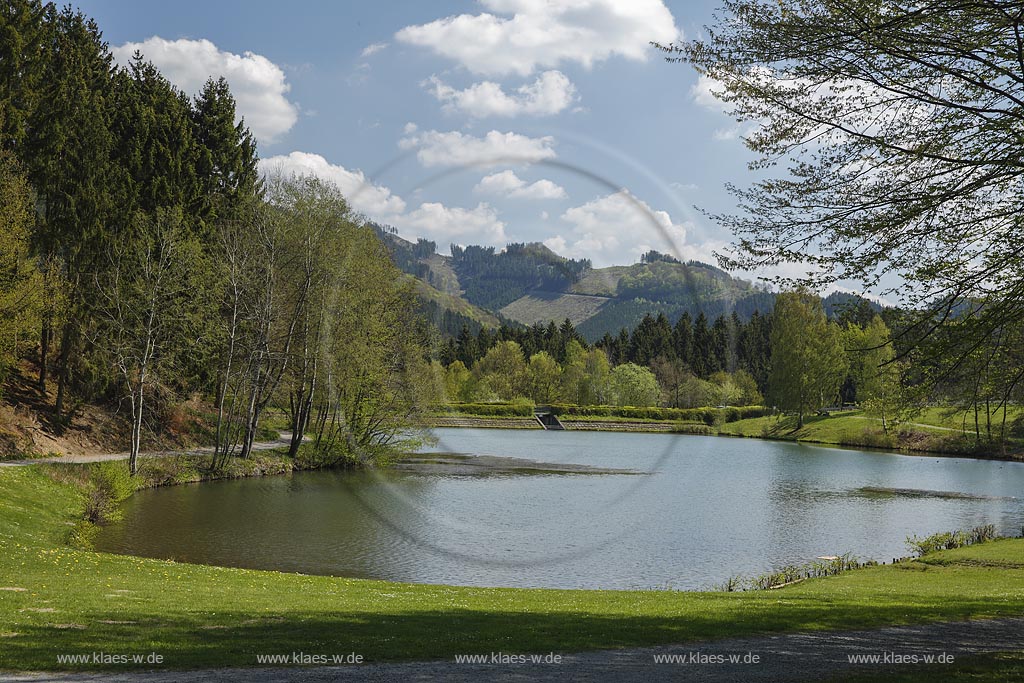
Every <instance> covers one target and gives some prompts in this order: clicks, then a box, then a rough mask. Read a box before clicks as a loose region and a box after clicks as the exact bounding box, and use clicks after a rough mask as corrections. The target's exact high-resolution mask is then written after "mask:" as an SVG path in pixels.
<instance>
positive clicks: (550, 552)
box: [97, 429, 1024, 589]
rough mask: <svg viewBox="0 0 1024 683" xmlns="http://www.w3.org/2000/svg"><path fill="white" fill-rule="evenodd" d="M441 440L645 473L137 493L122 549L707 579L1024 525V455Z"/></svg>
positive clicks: (318, 566) (503, 433)
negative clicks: (1019, 458) (989, 457)
mask: <svg viewBox="0 0 1024 683" xmlns="http://www.w3.org/2000/svg"><path fill="white" fill-rule="evenodd" d="M435 434H436V435H437V436H438V438H439V442H438V444H437V445H436V446H432V447H431V448H428V449H425V450H428V451H432V452H438V453H442V452H444V453H467V454H474V455H496V456H510V457H518V458H530V459H534V460H540V461H545V462H550V463H574V464H581V465H592V466H596V467H602V468H626V469H632V470H640V471H642V472H645V473H646V474H642V475H637V474H549V473H540V474H491V475H486V476H480V475H475V476H470V475H462V474H438V473H431V472H429V471H427V472H422V471H412V472H410V471H364V472H301V473H296V474H293V475H290V476H281V477H264V478H256V479H244V480H235V481H222V482H209V483H203V484H190V485H184V486H173V487H166V488H158V489H152V490H146V491H140V492H138V493H136V494H135V495H134V496H133V497H132V498H130V499H129V500H128V501H127V502H126V504H125V507H124V513H125V514H124V519H123V521H120V522H118V523H116V524H112V525H110V526H108V527H106V528H104V529H103V530H102V532H101V533H100V535H99V538H98V540H97V548H98V549H100V550H104V551H109V552H117V553H129V554H133V555H141V556H147V557H156V558H165V559H174V560H177V561H181V562H196V563H203V564H215V565H224V566H232V567H249V568H259V569H277V570H282V571H295V572H303V573H309V574H326V575H333V576H350V577H365V578H375V579H387V580H392V581H410V582H418V583H439V584H460V585H474V586H523V587H551V588H604V589H630V588H679V589H702V588H710V587H712V586H713V585H715V584H716V583H718V582H720V581H722V580H724V579H726V578H727V577H729V576H733V575H736V574H744V575H748V576H749V575H755V574H759V573H763V572H766V571H768V570H771V569H773V568H778V567H781V566H783V565H787V564H802V563H805V562H809V561H812V560H814V559H815V558H816V557H818V556H822V555H839V554H843V553H853V554H855V555H857V556H858V557H860V558H861V559H862V560H863V559H875V560H885V561H890V560H891V559H892V558H893V557H898V556H904V555H907V554H909V553H908V550H907V549H906V546H905V539H906V537H907V536H908V535H911V534H917V535H927V534H931V533H934V532H938V531H947V530H953V529H957V528H968V527H973V526H978V525H981V524H994V525H995V526H996V528H997V529H998V530H999V531H1000V532H1001V533H1004V534H1013V535H1019V534H1020V533H1021V527H1022V525H1024V497H1022V496H1024V463H1010V462H999V461H985V460H970V459H965V458H939V457H929V456H908V455H898V454H891V453H883V452H866V451H857V450H849V449H839V448H826V447H816V446H808V445H802V444H795V443H786V442H773V441H761V440H756V439H730V438H723V437H710V436H708V437H705V436H684V435H670V434H635V433H633V434H626V433H612V432H573V431H567V432H545V431H540V430H538V431H532V430H522V431H521V430H495V429H437V430H435Z"/></svg>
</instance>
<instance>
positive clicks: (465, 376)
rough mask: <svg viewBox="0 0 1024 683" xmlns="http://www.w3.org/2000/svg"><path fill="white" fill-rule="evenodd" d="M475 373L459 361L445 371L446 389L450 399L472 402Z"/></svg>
mask: <svg viewBox="0 0 1024 683" xmlns="http://www.w3.org/2000/svg"><path fill="white" fill-rule="evenodd" d="M472 380H473V373H471V372H470V371H469V369H468V368H467V367H466V366H465V365H463V363H462V361H461V360H457V361H455V362H454V363H452V364H451V365H449V366H448V368H447V369H446V370H445V377H444V387H445V393H446V394H447V395H448V399H449V400H451V401H462V402H466V401H470V400H471V399H472V394H471V390H472Z"/></svg>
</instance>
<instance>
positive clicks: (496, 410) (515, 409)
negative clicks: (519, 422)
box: [442, 403, 533, 417]
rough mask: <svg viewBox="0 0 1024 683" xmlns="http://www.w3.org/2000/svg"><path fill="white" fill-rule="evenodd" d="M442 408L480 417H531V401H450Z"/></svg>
mask: <svg viewBox="0 0 1024 683" xmlns="http://www.w3.org/2000/svg"><path fill="white" fill-rule="evenodd" d="M442 410H444V411H446V412H452V413H461V414H463V415H479V416H480V417H533V404H532V403H452V404H450V405H447V406H442Z"/></svg>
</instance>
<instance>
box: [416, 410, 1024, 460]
mask: <svg viewBox="0 0 1024 683" xmlns="http://www.w3.org/2000/svg"><path fill="white" fill-rule="evenodd" d="M559 419H560V420H561V422H562V424H563V425H565V427H566V430H565V431H603V432H620V433H629V432H635V433H647V434H659V433H660V434H677V435H680V436H720V437H728V438H736V439H760V440H762V441H782V442H789V443H798V444H808V445H814V446H825V447H840V448H856V449H858V450H866V451H876V452H881V453H894V454H897V455H914V456H936V457H944V458H967V459H970V460H993V461H999V462H1024V454H1020V453H1007V454H1005V455H1004V454H1000V453H991V452H963V451H957V450H940V449H929V448H913V447H910V446H899V445H892V446H888V445H878V444H872V443H866V442H865V441H866V440H865V441H859V440H850V439H839V440H825V439H816V438H813V437H812V438H800V437H788V436H775V435H771V434H743V433H736V432H730V431H725V430H723V429H722V428H721V427H720V426H711V425H705V424H703V423H690V422H668V421H664V420H642V419H630V420H593V419H573V418H571V417H569V418H565V417H560V418H559ZM726 424H735V423H726ZM426 427H427V428H429V429H433V428H453V429H536V430H538V431H541V430H542V428H541V426H540V425H539V424H538V423H537V422H536V420H532V419H530V418H524V417H490V416H488V417H482V416H475V415H459V416H453V417H439V418H435V419H432V420H431V421H430V423H429V424H427V425H426Z"/></svg>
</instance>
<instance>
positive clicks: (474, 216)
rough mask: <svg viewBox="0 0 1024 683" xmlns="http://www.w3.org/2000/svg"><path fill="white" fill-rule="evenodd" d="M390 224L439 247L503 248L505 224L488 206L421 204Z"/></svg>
mask: <svg viewBox="0 0 1024 683" xmlns="http://www.w3.org/2000/svg"><path fill="white" fill-rule="evenodd" d="M392 224H393V225H395V226H397V227H398V228H399V229H400V230H401V232H402V233H403V234H404V235H406V236H409V237H414V238H415V237H428V238H430V239H433V240H435V241H437V242H439V243H441V244H444V243H445V242H456V243H463V244H486V245H495V246H504V244H505V243H506V242H507V239H506V238H505V223H504V222H502V221H501V220H499V219H498V214H497V212H495V210H494V209H493V208H491V207H490V206H489V205H488V204H486V203H483V202H481V203H480V204H477V205H476V206H475V207H474V208H472V209H466V208H462V207H457V206H456V207H449V206H445V205H444V204H441V203H439V202H424V203H422V204H420V205H419V207H418V208H416V209H415V210H413V211H410V212H409V213H407V214H403V215H402V216H398V217H396V218H395V219H394V220H392Z"/></svg>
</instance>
